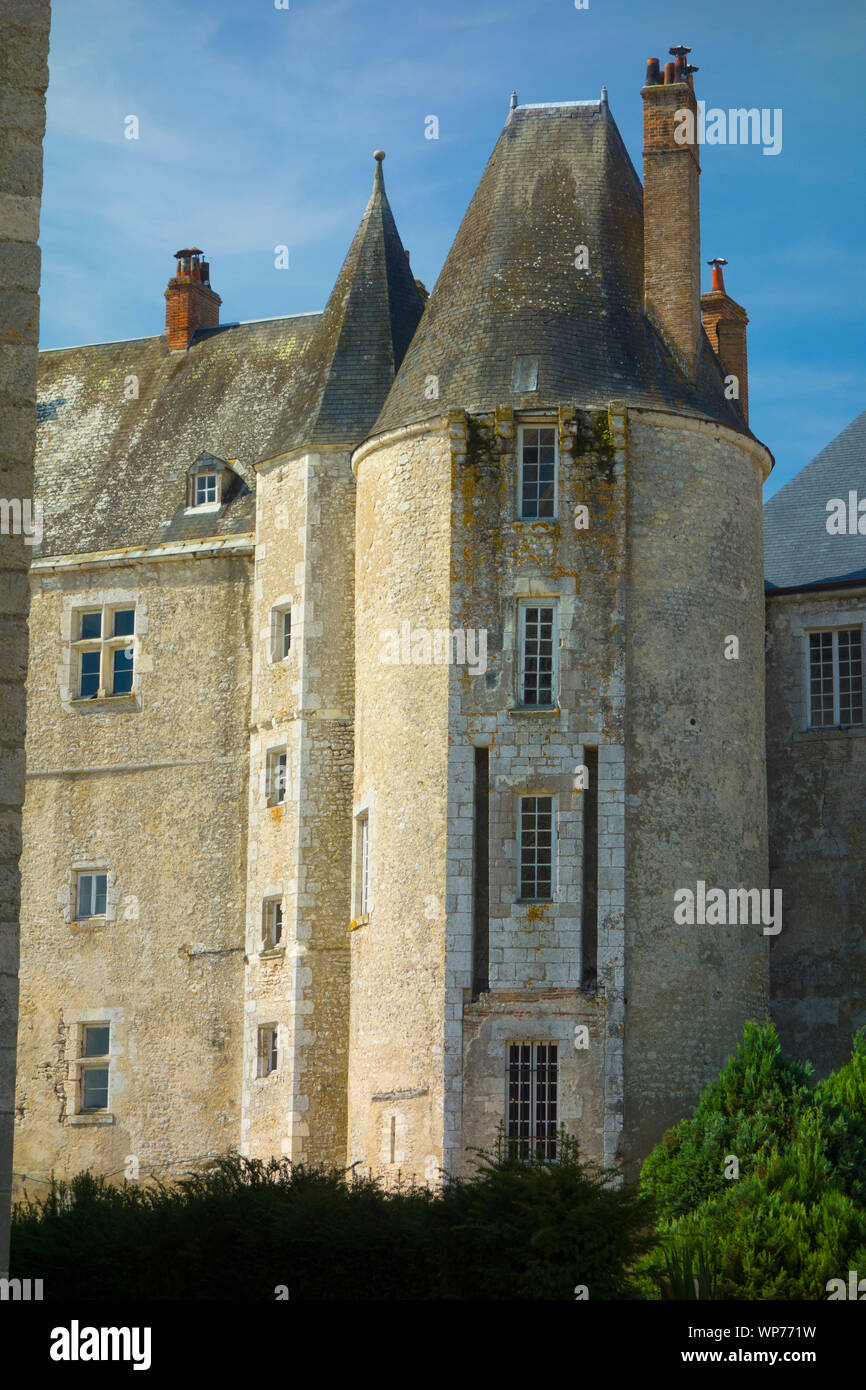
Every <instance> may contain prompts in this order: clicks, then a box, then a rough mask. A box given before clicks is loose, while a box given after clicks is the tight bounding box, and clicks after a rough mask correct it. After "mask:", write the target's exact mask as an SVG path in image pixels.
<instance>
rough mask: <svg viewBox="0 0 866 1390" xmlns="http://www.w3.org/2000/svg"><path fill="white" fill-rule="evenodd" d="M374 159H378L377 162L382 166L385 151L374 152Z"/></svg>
mask: <svg viewBox="0 0 866 1390" xmlns="http://www.w3.org/2000/svg"><path fill="white" fill-rule="evenodd" d="M373 158H374V159H377V160H378V161H379V163H380V164H381V163H382V160H383V159H384V158H385V151H384V150H374V151H373Z"/></svg>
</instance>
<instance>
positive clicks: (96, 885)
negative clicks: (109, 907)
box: [75, 873, 108, 922]
mask: <svg viewBox="0 0 866 1390" xmlns="http://www.w3.org/2000/svg"><path fill="white" fill-rule="evenodd" d="M107 884H108V875H107V874H104V873H80V874H78V875H77V878H76V892H75V899H76V907H75V913H76V919H77V920H78V921H79V922H81V921H84V920H85V919H86V918H88V917H104V916H105V902H106V888H107Z"/></svg>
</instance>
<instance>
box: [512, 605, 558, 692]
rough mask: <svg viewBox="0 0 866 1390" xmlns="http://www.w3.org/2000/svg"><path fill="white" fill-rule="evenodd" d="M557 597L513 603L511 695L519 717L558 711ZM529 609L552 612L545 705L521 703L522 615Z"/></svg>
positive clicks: (522, 690) (522, 670) (523, 629)
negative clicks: (550, 663)
mask: <svg viewBox="0 0 866 1390" xmlns="http://www.w3.org/2000/svg"><path fill="white" fill-rule="evenodd" d="M560 607H561V602H560V595H559V594H532V595H521V596H520V597H519V598H517V600H516V610H517V611H516V619H515V636H516V639H517V640H516V648H517V651H516V658H517V659H516V661H515V663H514V670H515V677H516V681H517V689H516V691H515V705H514V711H515V712H519V713H527V712H529V713H532V714H535V713H538V714H553V713H555V712H557V711H558V710H559V708H560V705H559V700H560V689H559V682H560V666H561V663H560V659H559V645H560V637H561V613H560ZM529 608H552V609H553V671H552V680H551V695H552V697H553V698H552V701H551V703H550V704H549V705H528V704H526V703H524V699H523V692H524V660H525V641H526V635H525V634H526V618H525V616H524V615H525V613H526V611H527V609H529Z"/></svg>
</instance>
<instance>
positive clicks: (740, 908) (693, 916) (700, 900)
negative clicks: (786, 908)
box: [674, 879, 782, 936]
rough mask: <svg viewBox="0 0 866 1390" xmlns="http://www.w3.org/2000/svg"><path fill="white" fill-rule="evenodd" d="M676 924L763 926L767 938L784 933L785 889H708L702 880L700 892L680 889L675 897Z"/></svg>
mask: <svg viewBox="0 0 866 1390" xmlns="http://www.w3.org/2000/svg"><path fill="white" fill-rule="evenodd" d="M674 902H675V903H676V907H675V908H674V921H675V922H676V923H677V925H678V926H689V927H694V926H699V927H703V926H707V927H736V926H741V927H745V926H750V925H751V926H763V928H764V936H778V935H779V932H780V931H781V930H782V890H781V888H774V889H772V890H771V889H769V888H728V889H727V890H725V889H724V888H707V885H706V883H705V882H704V880H703V879H698V882H697V885H696V891H695V892H694V893H693V892H692V890H691V888H678V889H677V890H676V892H675V893H674Z"/></svg>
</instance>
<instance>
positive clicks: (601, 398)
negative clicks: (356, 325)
mask: <svg viewBox="0 0 866 1390" xmlns="http://www.w3.org/2000/svg"><path fill="white" fill-rule="evenodd" d="M684 52H687V50H685V51H682V50H678V51H677V58H676V63H673V62H672V63H670V64H668V65H667V68H666V69H665V73H664V76H663V75H662V73H661V71H660V69H659V65H658V62H657V61H656V60H653V61H652V62H651V64H650V66H649V74H648V80H647V84H646V86H645V88H644V91H643V97H644V103H645V144H646V151H647V156H646V165H645V175H646V177H645V190H644V196H643V198H642V192H641V185H640V182H639V180H638V178H637V175H636V174H635V171H634V169H633V167H632V165H631V163H630V161H629V158H628V155H627V153H626V150H625V147H624V145H623V142H622V140H621V137H620V135H619V132H618V130H617V127H616V125H615V123H614V121H613V119H612V117H611V114H610V111H609V109H608V103H607V99H606V94H605V93H604V92H603V93H602V97H601V99H600V100H599V101H592V102H573V103H566V104H562V105H548V106H527V107H521V106H519V105H516V103H514V102H513V104H512V109H511V110H510V113H509V116H508V119H507V121H506V124H505V127H504V130H503V132H502V135H501V136H500V139H499V141H498V143H497V145H496V148H495V149H494V151H493V154H492V156H491V158H490V161H489V163H488V165H487V168H486V170H485V173H484V175H483V177H482V180H481V183H480V185H479V187H478V190H477V192H476V194H475V196H474V198H473V200H472V203H471V205H470V208H469V210H468V212H467V214H466V216H465V218H464V220H463V223H462V225H461V227H460V230H459V232H458V235H457V238H456V240H455V242H454V246H453V248H452V250H451V252H450V255H449V257H448V259H447V261H446V264H445V266H444V268H443V271H442V274H441V276H440V279H439V281H438V283H437V285H436V287H435V289H434V291H433V294H432V296H431V298H430V301H429V304H428V305H427V307H426V309H425V313H424V317H423V319H422V322H421V326H420V328H419V331H418V333H417V334H416V336H415V338H414V340H413V342H412V344H411V346H410V348H409V351H408V352H407V354H406V358H405V360H404V362H403V365H402V367H401V368H400V371H399V372H398V374H397V378H396V380H395V383H394V385H393V387H392V389H391V391H390V393H389V395H388V399H387V401H386V403H385V405H384V408H383V410H382V412H381V414H380V416H379V418H378V420H377V421H376V424H375V426H374V428H373V430H372V433H371V436H370V438H369V439H367V441H366V442H365V443H364V444H362V445H361V447H360V448H359V449H357V450H356V451H355V453H354V455H353V469H354V472H355V475H356V478H357V521H356V555H355V584H356V597H355V663H356V681H355V700H356V726H355V783H354V806H353V813H354V821H355V837H354V856H353V865H354V867H353V893H354V905H353V910H352V917H353V928H354V930H353V932H352V936H351V1020H350V1039H349V1116H348V1158H349V1161H350V1162H355V1161H363V1162H364V1163H369V1164H370V1165H371V1166H372V1167H373V1168H374V1170H376V1171H380V1172H382V1173H384V1174H385V1175H386V1176H389V1175H390V1176H392V1177H393V1176H396V1174H397V1172H398V1171H399V1172H402V1173H403V1174H408V1173H410V1172H412V1173H415V1174H418V1175H419V1176H421V1177H426V1178H427V1179H430V1178H432V1177H435V1175H436V1174H437V1173H438V1171H439V1170H440V1168H443V1167H444V1168H445V1169H446V1170H450V1171H454V1170H458V1169H460V1168H461V1167H462V1166H463V1165H464V1164H465V1162H466V1151H467V1149H470V1148H472V1147H476V1146H483V1147H489V1146H490V1145H491V1144H492V1142H493V1141H494V1139H495V1136H496V1132H497V1129H498V1127H499V1126H500V1125H503V1124H504V1125H505V1126H507V1127H508V1128H509V1129H510V1130H511V1131H512V1132H513V1133H515V1134H516V1135H517V1136H518V1137H519V1138H521V1142H522V1143H523V1144H524V1146H525V1147H526V1148H532V1147H533V1146H535V1147H537V1146H539V1145H541V1146H543V1147H545V1146H546V1151H547V1152H550V1151H551V1150H550V1145H551V1144H552V1142H553V1139H552V1118H553V1117H555V1123H556V1124H557V1125H559V1124H563V1125H565V1127H566V1129H567V1130H569V1131H571V1132H572V1133H574V1134H576V1135H577V1136H578V1138H579V1140H580V1142H581V1145H582V1147H583V1149H584V1151H585V1153H587V1154H588V1155H590V1156H593V1157H595V1158H597V1159H603V1160H605V1161H612V1160H614V1159H615V1158H617V1157H623V1158H625V1159H629V1158H631V1157H634V1156H639V1155H641V1154H643V1153H645V1152H646V1151H647V1149H648V1148H649V1146H650V1145H651V1144H652V1143H654V1142H655V1141H656V1140H657V1139H658V1138H659V1136H660V1135H661V1133H662V1131H663V1130H664V1128H665V1127H666V1126H667V1125H668V1124H669V1123H671V1122H673V1121H675V1120H676V1119H677V1118H679V1116H680V1115H682V1113H683V1112H684V1110H685V1109H686V1107H687V1106H688V1105H689V1104H690V1103H692V1102H693V1101H694V1099H695V1098H696V1096H697V1094H698V1092H699V1090H700V1089H701V1087H702V1086H703V1085H704V1084H705V1083H706V1081H707V1080H708V1079H709V1078H710V1077H711V1076H712V1075H713V1074H714V1073H715V1072H716V1071H717V1070H718V1068H719V1067H720V1066H721V1065H722V1064H723V1063H724V1061H725V1059H726V1058H727V1056H728V1055H729V1053H730V1051H731V1050H732V1049H733V1047H734V1046H735V1044H736V1041H737V1038H738V1036H739V1035H740V1033H741V1030H742V1026H743V1023H744V1021H745V1020H746V1019H747V1018H750V1017H754V1016H756V1015H759V1014H762V1013H763V1012H764V1011H765V1008H766V1000H767V941H766V939H765V937H764V935H763V933H762V929H761V926H760V924H757V925H746V926H741V925H737V926H722V925H720V926H707V925H678V924H677V923H676V922H675V919H674V911H675V896H674V895H675V894H676V893H677V891H678V890H681V889H686V888H691V890H692V891H693V892H696V891H697V888H696V885H697V883H698V882H700V881H703V882H705V883H706V884H707V885H708V886H713V887H716V886H718V887H720V888H723V889H725V890H729V889H735V888H740V887H742V888H746V889H755V888H763V887H765V886H766V884H767V847H766V793H765V783H764V725H763V679H764V677H763V637H762V612H763V601H762V575H761V550H762V537H761V501H760V495H761V485H762V482H763V479H764V477H765V476H766V473H767V471H768V470H769V467H770V465H771V459H770V456H769V454H768V453H767V451H766V449H765V448H764V447H763V446H762V445H760V444H759V443H758V442H757V441H756V440H755V439H754V437H753V436H752V435H751V434H750V432H749V429H748V426H747V424H746V421H745V418H744V416H743V414H742V412H741V410H740V409H739V407H738V405H737V404H736V402H735V401H732V400H729V399H728V398H727V397H726V394H725V380H724V371H723V367H722V365H721V363H720V361H719V359H718V357H717V356H716V354H715V352H714V351H713V348H712V346H711V344H710V342H709V341H708V339H707V337H706V334H705V333H704V331H703V329H702V326H701V308H700V285H699V282H698V279H697V276H696V270H695V268H696V266H697V265H698V257H699V254H700V245H699V222H698V172H699V171H698V166H697V159H696V151H694V150H689V149H686V150H682V149H681V148H680V147H679V146H678V145H677V144H676V142H675V140H674V113H675V111H676V110H677V109H679V108H681V107H682V106H688V105H689V104H690V103H693V102H694V92H693V82H692V77H691V70H690V69H689V68H688V67H687V65H686V64H685V58H684ZM671 248H673V252H672V249H671ZM732 636H733V637H735V638H736V639H737V641H736V644H735V646H736V648H737V653H738V654H737V656H736V658H733V657H727V656H726V651H728V652H731V651H733V650H734V648H733V647H731V646H730V643H729V641H728V639H729V638H730V637H732ZM482 653H483V654H482Z"/></svg>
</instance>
